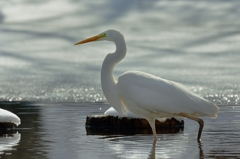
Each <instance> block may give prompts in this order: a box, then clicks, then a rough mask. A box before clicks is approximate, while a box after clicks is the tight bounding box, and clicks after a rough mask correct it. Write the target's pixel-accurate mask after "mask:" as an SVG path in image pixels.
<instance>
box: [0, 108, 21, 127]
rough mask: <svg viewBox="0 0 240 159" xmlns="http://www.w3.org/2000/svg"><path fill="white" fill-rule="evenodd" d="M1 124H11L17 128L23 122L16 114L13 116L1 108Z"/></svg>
mask: <svg viewBox="0 0 240 159" xmlns="http://www.w3.org/2000/svg"><path fill="white" fill-rule="evenodd" d="M0 122H11V123H14V124H16V125H17V126H18V125H19V124H21V120H20V118H19V117H18V116H17V115H16V114H13V113H12V112H9V111H7V110H4V109H1V108H0Z"/></svg>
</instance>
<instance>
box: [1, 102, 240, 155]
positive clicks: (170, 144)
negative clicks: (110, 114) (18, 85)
mask: <svg viewBox="0 0 240 159" xmlns="http://www.w3.org/2000/svg"><path fill="white" fill-rule="evenodd" d="M1 107H3V108H8V109H9V110H11V111H13V112H14V113H16V114H17V115H19V117H20V118H21V119H22V124H21V125H20V126H19V128H18V129H17V134H14V136H15V138H16V136H17V137H19V139H18V140H17V139H15V140H14V142H13V141H11V140H7V141H6V137H1V138H0V146H1V147H2V149H1V150H0V154H1V155H0V156H1V157H3V158H19V159H21V158H23V159H24V158H29V156H30V157H31V158H69V159H74V158H106V159H107V158H133V159H135V158H136V159H137V158H182V159H185V158H240V151H239V149H240V145H239V143H240V138H239V136H240V118H239V113H240V106H221V107H220V112H219V117H218V118H217V119H210V118H205V119H204V121H205V127H204V129H203V134H202V140H201V143H198V142H197V140H196V137H197V131H198V124H197V123H196V122H194V121H190V120H185V128H184V131H182V132H179V133H176V134H158V138H159V140H158V141H157V143H156V144H154V143H153V136H152V135H143V134H135V135H129V136H125V135H111V136H107V135H86V129H85V121H86V116H87V115H91V114H102V113H103V112H104V111H105V110H106V109H108V108H109V105H108V104H100V103H99V104H97V103H96V104H94V103H29V102H26V103H5V102H3V103H1ZM16 140H17V142H16ZM4 147H5V148H4ZM6 147H7V148H6Z"/></svg>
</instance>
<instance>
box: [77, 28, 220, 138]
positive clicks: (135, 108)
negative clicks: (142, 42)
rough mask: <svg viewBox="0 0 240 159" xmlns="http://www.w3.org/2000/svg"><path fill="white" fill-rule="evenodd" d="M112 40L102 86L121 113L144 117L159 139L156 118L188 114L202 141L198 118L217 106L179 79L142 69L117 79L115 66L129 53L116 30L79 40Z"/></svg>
mask: <svg viewBox="0 0 240 159" xmlns="http://www.w3.org/2000/svg"><path fill="white" fill-rule="evenodd" d="M102 40H106V41H111V42H114V43H115V45H116V51H115V52H114V53H110V54H108V55H107V56H106V57H105V59H104V62H103V64H102V70H101V85H102V90H103V93H104V95H105V97H106V99H107V101H108V102H109V104H110V105H111V106H113V107H114V109H116V110H117V112H118V113H119V114H121V115H124V114H125V112H126V111H127V110H129V111H131V112H132V113H134V114H135V115H137V116H140V117H142V118H145V119H146V120H147V121H148V123H149V125H150V126H151V128H152V132H153V135H154V139H155V140H156V139H157V134H156V129H155V120H156V119H158V118H165V117H166V118H167V117H186V118H189V119H192V120H195V121H197V122H198V123H199V131H198V137H197V139H198V140H200V138H201V133H202V128H203V125H204V122H203V120H202V119H200V118H198V117H204V116H209V117H212V118H215V117H217V113H218V107H217V106H216V105H214V104H213V103H211V102H210V101H208V100H206V99H204V98H202V97H199V96H198V95H196V94H194V93H193V92H191V91H189V90H188V89H187V88H186V87H185V86H183V85H182V84H179V83H177V82H173V81H170V80H166V79H162V78H160V77H157V76H154V75H151V74H148V73H144V72H139V71H128V72H125V73H124V74H122V75H121V76H120V77H119V78H118V80H116V79H115V78H114V76H113V74H112V72H113V68H114V67H115V65H116V64H117V63H118V62H120V61H121V60H122V59H123V58H124V57H125V55H126V52H127V48H126V44H125V40H124V37H123V35H122V34H121V33H120V32H119V31H117V30H107V31H105V32H103V33H100V34H98V35H96V36H93V37H91V38H88V39H86V40H82V41H79V42H77V43H76V44H75V45H79V44H84V43H87V42H92V41H102Z"/></svg>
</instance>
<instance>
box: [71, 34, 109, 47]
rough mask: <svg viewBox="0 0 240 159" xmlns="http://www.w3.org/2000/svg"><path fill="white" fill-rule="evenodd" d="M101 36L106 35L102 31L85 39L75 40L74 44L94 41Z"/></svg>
mask: <svg viewBox="0 0 240 159" xmlns="http://www.w3.org/2000/svg"><path fill="white" fill-rule="evenodd" d="M102 37H106V34H105V33H102V34H99V35H96V36H93V37H91V38H88V39H85V40H82V41H79V42H77V43H76V44H74V45H79V44H84V43H88V42H91V41H96V40H98V39H100V38H102Z"/></svg>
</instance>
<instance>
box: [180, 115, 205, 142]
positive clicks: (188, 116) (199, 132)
mask: <svg viewBox="0 0 240 159" xmlns="http://www.w3.org/2000/svg"><path fill="white" fill-rule="evenodd" d="M178 115H180V116H182V117H186V118H188V119H191V120H195V121H197V122H198V124H199V130H198V138H197V140H198V141H200V140H201V134H202V129H203V126H204V122H203V120H202V119H200V118H196V117H194V116H191V115H188V114H185V113H179V114H178Z"/></svg>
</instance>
